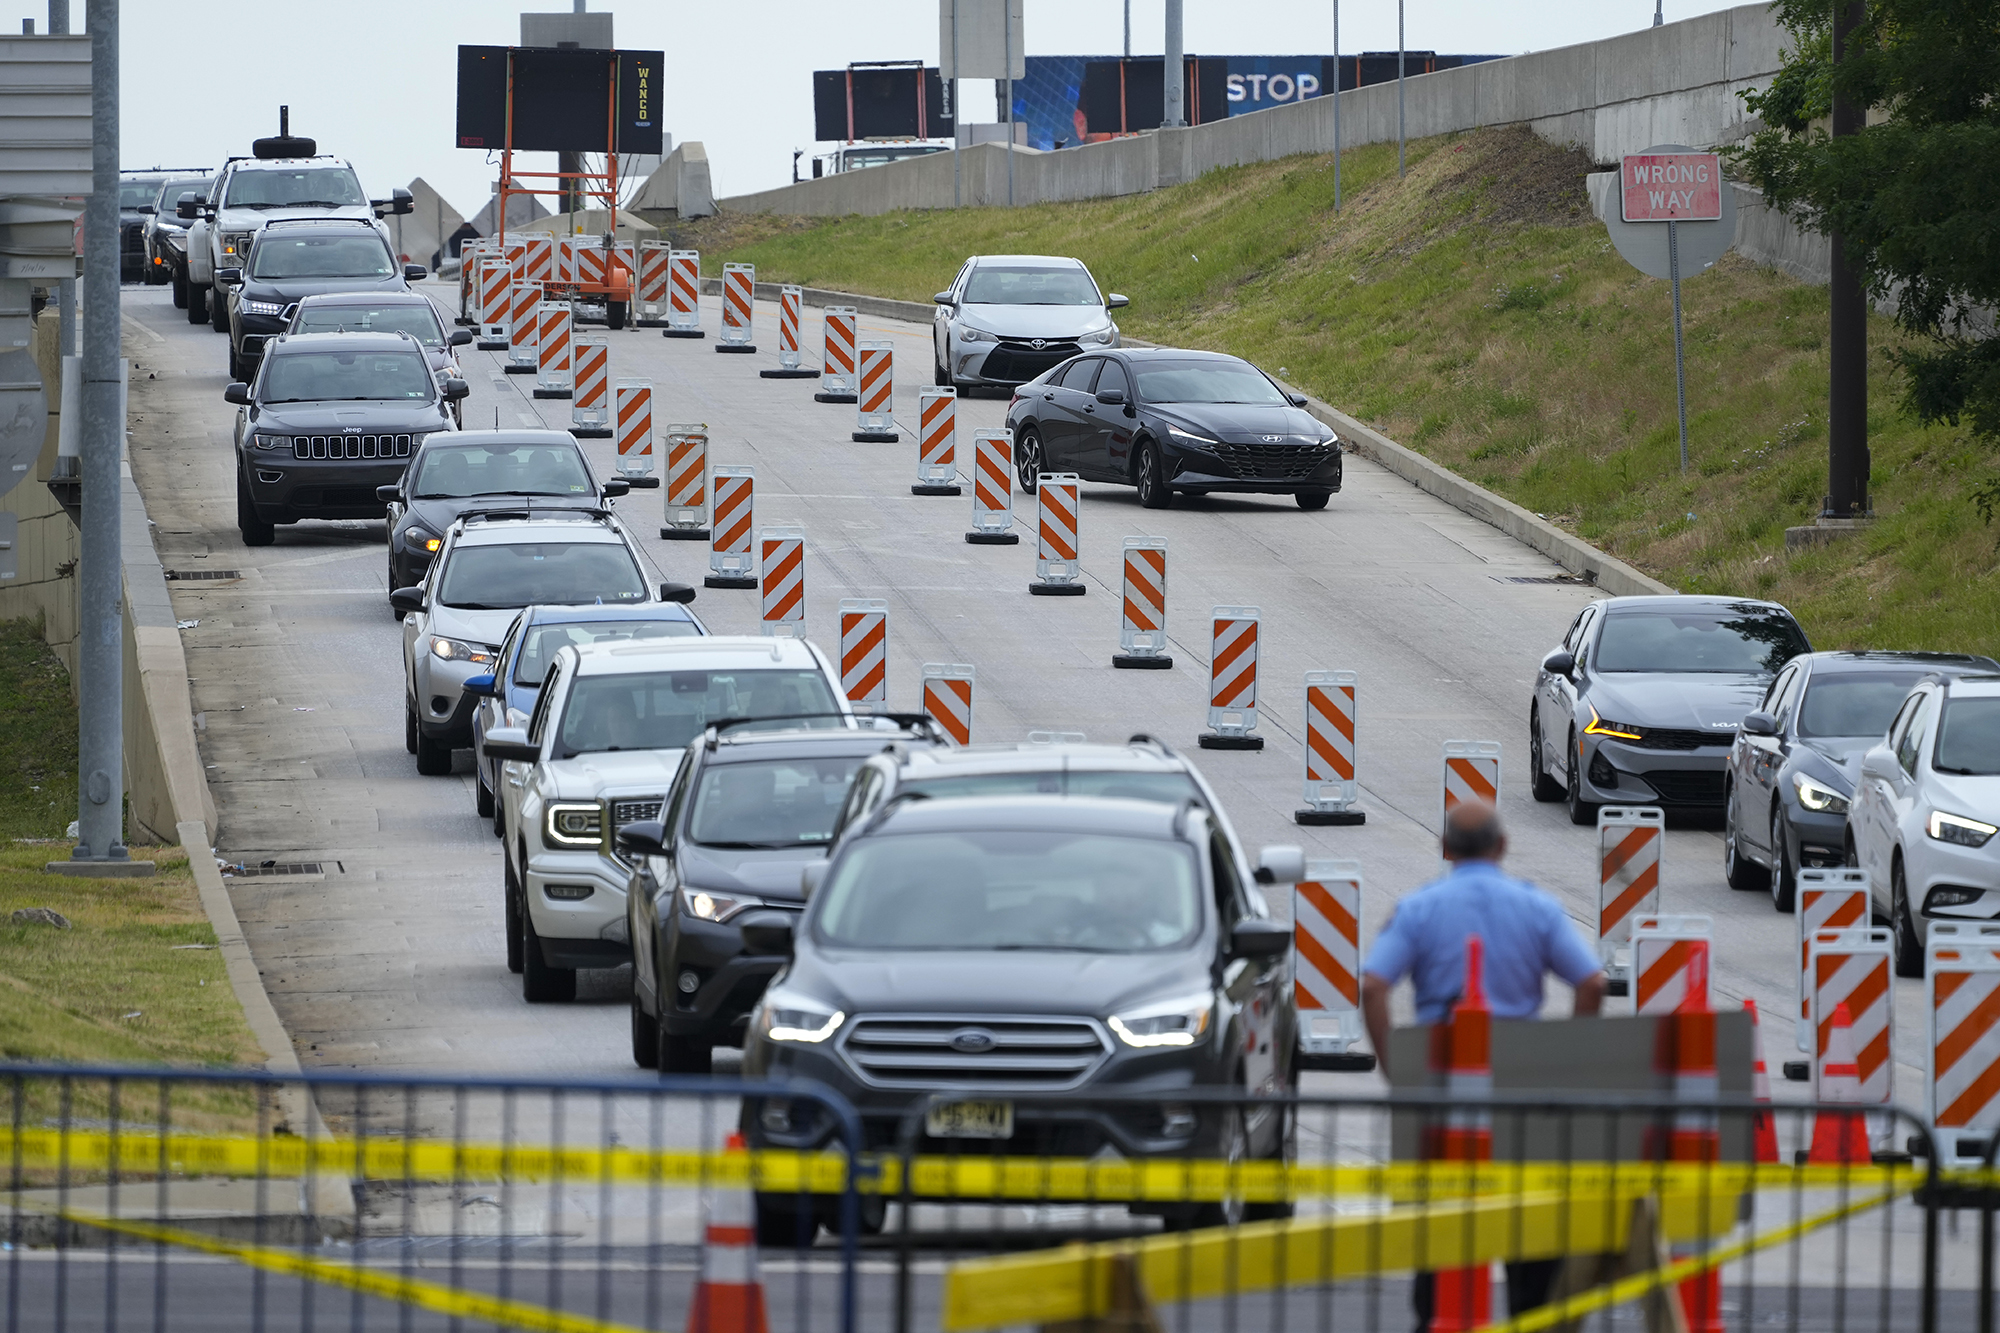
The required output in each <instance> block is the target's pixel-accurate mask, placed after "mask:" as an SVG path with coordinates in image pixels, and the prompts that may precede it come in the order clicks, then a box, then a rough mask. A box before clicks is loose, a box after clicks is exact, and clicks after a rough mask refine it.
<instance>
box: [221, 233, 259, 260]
mask: <svg viewBox="0 0 2000 1333" xmlns="http://www.w3.org/2000/svg"><path fill="white" fill-rule="evenodd" d="M254 235H256V233H255V232H249V231H239V232H230V233H227V234H225V235H224V236H223V238H222V253H223V254H224V255H226V256H229V257H232V258H235V259H241V258H243V257H244V256H245V255H247V254H249V253H250V238H251V237H252V236H254Z"/></svg>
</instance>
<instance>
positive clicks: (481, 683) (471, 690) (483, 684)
mask: <svg viewBox="0 0 2000 1333" xmlns="http://www.w3.org/2000/svg"><path fill="white" fill-rule="evenodd" d="M459 688H460V689H462V690H464V691H465V692H466V693H467V694H476V695H478V696H479V697H480V698H482V699H491V698H492V697H494V696H495V695H497V694H498V693H500V687H499V686H498V685H496V684H495V683H494V680H493V673H492V672H491V671H489V672H487V673H486V674H485V675H483V676H467V677H466V678H465V684H463V685H461V686H460V687H459Z"/></svg>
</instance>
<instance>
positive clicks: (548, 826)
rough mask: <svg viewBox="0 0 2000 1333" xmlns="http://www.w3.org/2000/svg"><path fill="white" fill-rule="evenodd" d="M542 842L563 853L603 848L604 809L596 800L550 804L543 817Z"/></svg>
mask: <svg viewBox="0 0 2000 1333" xmlns="http://www.w3.org/2000/svg"><path fill="white" fill-rule="evenodd" d="M542 843H543V845H544V846H548V847H554V848H557V849H560V850H574V849H576V848H579V847H601V846H603V845H604V811H603V809H602V808H601V807H599V806H598V805H597V803H596V802H594V801H593V802H591V803H590V804H588V805H585V804H584V803H583V802H581V801H554V802H551V803H550V804H549V808H548V809H547V810H546V811H545V812H544V813H543V815H542Z"/></svg>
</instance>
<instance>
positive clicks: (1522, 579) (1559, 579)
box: [1487, 574, 1589, 588]
mask: <svg viewBox="0 0 2000 1333" xmlns="http://www.w3.org/2000/svg"><path fill="white" fill-rule="evenodd" d="M1487 577H1489V578H1491V579H1492V580H1493V581H1494V582H1495V583H1560V584H1564V585H1567V586H1570V587H1579V588H1581V587H1588V586H1589V580H1587V579H1580V578H1577V577H1576V576H1575V575H1574V574H1506V575H1502V574H1490V575H1488V576H1487Z"/></svg>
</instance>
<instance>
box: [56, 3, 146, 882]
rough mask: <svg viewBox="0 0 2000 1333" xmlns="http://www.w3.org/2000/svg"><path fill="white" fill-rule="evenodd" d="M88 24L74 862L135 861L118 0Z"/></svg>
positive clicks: (92, 13)
mask: <svg viewBox="0 0 2000 1333" xmlns="http://www.w3.org/2000/svg"><path fill="white" fill-rule="evenodd" d="M84 22H85V23H86V24H87V25H88V27H89V30H90V200H89V202H88V203H87V204H86V205H85V206H84V213H83V282H84V291H85V293H86V294H88V295H89V297H90V304H89V305H87V306H85V307H84V308H83V395H82V398H83V434H82V445H81V453H82V455H83V458H82V462H81V466H80V474H81V478H82V483H83V549H82V555H81V560H80V564H79V569H78V578H77V586H78V594H79V596H78V602H79V605H78V611H79V616H78V622H79V623H78V625H77V652H76V657H77V691H76V694H77V766H76V767H77V778H78V781H77V787H78V793H77V797H78V799H77V820H76V822H77V835H78V836H77V843H76V849H75V851H73V852H72V853H71V854H70V859H71V861H73V862H98V863H111V862H129V861H130V860H131V854H130V853H129V852H127V851H126V850H125V657H124V620H123V616H122V615H121V605H122V602H123V600H124V578H123V575H122V572H121V570H120V568H119V559H118V529H119V524H120V517H121V516H120V513H119V509H120V503H119V500H120V497H119V485H120V478H119V463H120V461H121V458H122V456H123V453H124V446H125V393H124V385H125V376H124V373H123V369H124V367H123V358H124V352H123V350H122V349H121V348H120V346H119V341H118V338H119V315H120V311H119V300H118V295H119V294H118V0H87V4H86V6H85V10H84ZM58 864H59V863H58ZM79 869H81V867H79ZM84 873H89V871H85V872H84Z"/></svg>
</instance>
